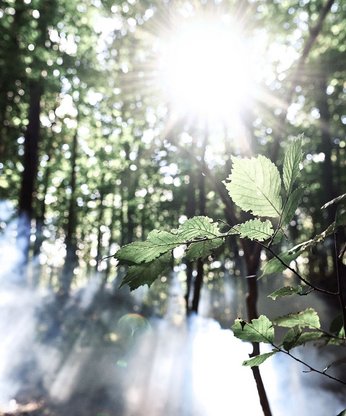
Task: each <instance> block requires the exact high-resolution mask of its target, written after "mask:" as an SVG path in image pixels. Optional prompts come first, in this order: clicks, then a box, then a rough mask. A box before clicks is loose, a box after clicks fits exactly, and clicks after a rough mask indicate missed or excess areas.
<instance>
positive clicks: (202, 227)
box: [175, 216, 221, 241]
mask: <svg viewBox="0 0 346 416" xmlns="http://www.w3.org/2000/svg"><path fill="white" fill-rule="evenodd" d="M175 233H176V235H177V236H179V238H180V240H186V241H188V240H192V239H194V238H203V237H210V238H215V237H218V236H220V235H221V233H220V230H219V226H218V224H217V223H215V222H213V220H212V219H211V218H209V217H204V216H197V217H193V218H190V219H188V220H186V221H185V222H184V224H182V225H181V226H180V227H179V228H178V230H176V231H175Z"/></svg>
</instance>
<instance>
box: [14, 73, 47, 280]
mask: <svg viewBox="0 0 346 416" xmlns="http://www.w3.org/2000/svg"><path fill="white" fill-rule="evenodd" d="M41 96H42V88H41V85H40V83H39V81H35V82H32V83H31V85H30V104H29V105H30V106H29V124H28V128H27V130H26V133H25V136H24V138H25V141H24V160H23V165H24V170H23V174H22V183H21V188H20V194H19V204H18V214H19V215H18V233H17V247H18V249H19V250H20V252H21V254H22V261H21V262H20V263H21V264H20V268H21V270H20V275H21V277H20V279H19V280H20V281H21V282H23V283H24V282H25V280H26V273H25V269H26V266H27V263H28V260H29V247H30V231H31V220H32V218H33V198H34V189H35V182H36V176H37V170H38V143H39V134H40V110H41V109H40V101H41Z"/></svg>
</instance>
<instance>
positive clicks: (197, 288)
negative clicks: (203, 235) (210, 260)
mask: <svg viewBox="0 0 346 416" xmlns="http://www.w3.org/2000/svg"><path fill="white" fill-rule="evenodd" d="M207 141H208V130H206V132H205V135H204V138H203V142H202V149H201V172H200V175H199V181H198V182H199V183H198V190H199V201H198V205H199V207H198V208H199V215H205V214H206V196H205V167H206V163H205V152H206V148H207ZM203 264H204V263H203V260H202V259H198V260H197V275H196V279H195V282H194V287H193V299H192V311H193V312H196V313H197V312H198V305H199V300H200V297H201V289H202V285H203V277H204V268H203Z"/></svg>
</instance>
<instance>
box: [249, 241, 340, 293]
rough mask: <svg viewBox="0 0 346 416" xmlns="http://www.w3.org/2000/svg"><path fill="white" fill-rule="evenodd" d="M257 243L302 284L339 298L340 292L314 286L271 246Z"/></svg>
mask: <svg viewBox="0 0 346 416" xmlns="http://www.w3.org/2000/svg"><path fill="white" fill-rule="evenodd" d="M256 243H257V244H259V245H260V246H261V247H263V248H264V249H265V250H267V251H269V253H270V254H272V255H273V256H274V257H275V258H276V259H277V260H279V262H280V263H281V264H282V265H283V266H285V268H286V269H288V270H290V271H291V272H292V273H293V274H295V275H296V276H297V277H298V279H299V280H300V281H302V282H304V283H305V284H306V285H307V286H310V287H311V288H312V289H313V290H316V292H320V293H324V294H326V295H331V296H338V295H339V293H338V292H332V291H330V290H327V289H322V288H320V287H317V286H315V285H314V284H312V283H311V282H309V281H308V280H306V279H304V277H303V276H301V275H300V274H299V273H298V272H297V271H296V270H295V269H293V268H292V267H291V266H290V265H288V264H287V263H285V261H284V260H282V259H281V257H280V256H278V255H277V254H276V253H275V252H274V251H273V250H272V248H271V247H270V246H266V245H265V244H263V243H261V242H260V241H257V240H256Z"/></svg>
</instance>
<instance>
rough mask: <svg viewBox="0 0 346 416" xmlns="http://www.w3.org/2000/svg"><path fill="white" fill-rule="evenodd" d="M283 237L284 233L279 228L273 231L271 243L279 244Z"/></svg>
mask: <svg viewBox="0 0 346 416" xmlns="http://www.w3.org/2000/svg"><path fill="white" fill-rule="evenodd" d="M284 237H285V233H284V232H283V231H282V230H281V229H277V230H276V231H275V236H274V238H273V241H272V245H276V244H280V243H281V241H282V239H283V238H284Z"/></svg>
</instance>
